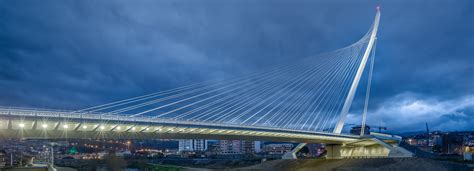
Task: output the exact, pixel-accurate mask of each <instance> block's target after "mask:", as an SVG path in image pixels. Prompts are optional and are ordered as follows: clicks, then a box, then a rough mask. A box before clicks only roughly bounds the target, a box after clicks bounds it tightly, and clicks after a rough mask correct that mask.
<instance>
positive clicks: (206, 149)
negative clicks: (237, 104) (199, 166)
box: [178, 139, 325, 157]
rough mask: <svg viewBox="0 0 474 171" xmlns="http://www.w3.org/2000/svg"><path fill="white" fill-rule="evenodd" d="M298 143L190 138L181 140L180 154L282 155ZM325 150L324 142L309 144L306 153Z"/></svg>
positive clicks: (312, 154) (311, 153) (316, 154)
mask: <svg viewBox="0 0 474 171" xmlns="http://www.w3.org/2000/svg"><path fill="white" fill-rule="evenodd" d="M295 145H296V144H294V143H281V142H265V141H247V140H204V139H188V140H179V147H178V153H179V154H184V155H188V154H201V155H202V156H206V157H209V156H212V155H219V156H222V155H227V156H231V155H260V156H269V155H270V156H272V155H273V156H281V155H283V154H285V153H287V152H289V151H291V150H292V149H293V148H294V147H295ZM324 152H325V150H324V145H323V144H308V145H307V151H306V154H307V155H308V157H317V156H320V155H321V154H323V153H324Z"/></svg>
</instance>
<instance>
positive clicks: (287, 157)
mask: <svg viewBox="0 0 474 171" xmlns="http://www.w3.org/2000/svg"><path fill="white" fill-rule="evenodd" d="M304 146H306V143H299V144H298V145H297V146H296V147H295V148H293V150H291V151H289V152H287V153H285V154H283V156H281V158H282V159H284V160H294V159H297V157H296V153H298V151H300V150H301V149H302V148H303V147H304Z"/></svg>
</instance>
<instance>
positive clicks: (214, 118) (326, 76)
mask: <svg viewBox="0 0 474 171" xmlns="http://www.w3.org/2000/svg"><path fill="white" fill-rule="evenodd" d="M371 30H372V29H371ZM370 32H371V31H369V32H368V34H366V35H365V36H363V37H362V38H361V39H360V40H359V41H358V42H356V43H354V44H352V45H350V46H347V47H344V48H342V49H338V50H335V51H332V52H328V53H324V54H320V55H316V56H311V57H307V58H303V59H301V60H298V61H294V62H290V63H286V64H282V65H279V66H274V67H271V68H268V69H266V70H263V71H261V72H258V73H254V74H250V75H247V76H243V77H239V78H234V79H229V80H221V81H208V82H203V83H197V84H192V85H188V86H183V87H178V88H175V89H171V90H167V91H161V92H156V93H151V94H147V95H143V96H138V97H133V98H129V99H124V100H120V101H116V102H112V103H107V104H103V105H99V106H94V107H90V108H86V109H82V110H78V111H76V112H90V113H95V112H101V113H103V114H104V115H127V116H130V117H137V116H145V117H152V118H166V119H174V120H181V121H198V122H209V123H221V124H233V125H247V126H265V127H274V128H285V129H295V130H308V131H319V132H331V131H332V129H333V128H334V126H335V124H336V122H337V120H338V118H339V113H340V112H341V109H342V106H343V104H344V99H345V98H346V97H347V94H348V92H349V89H350V86H351V84H352V82H353V80H354V77H355V74H356V72H357V69H358V67H359V65H361V59H362V55H363V50H364V49H365V48H366V47H367V44H368V40H369V37H370V34H369V33H370Z"/></svg>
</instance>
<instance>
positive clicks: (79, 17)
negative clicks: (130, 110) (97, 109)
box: [0, 0, 474, 132]
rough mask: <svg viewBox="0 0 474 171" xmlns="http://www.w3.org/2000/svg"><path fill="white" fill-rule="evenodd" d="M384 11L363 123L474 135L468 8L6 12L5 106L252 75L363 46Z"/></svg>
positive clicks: (173, 6)
mask: <svg viewBox="0 0 474 171" xmlns="http://www.w3.org/2000/svg"><path fill="white" fill-rule="evenodd" d="M377 4H381V6H382V19H381V25H380V30H379V34H378V35H379V36H378V45H377V53H376V56H377V58H376V66H375V69H374V79H373V85H372V87H373V89H372V90H373V91H372V96H371V104H370V109H369V110H370V112H369V116H368V123H369V124H371V125H382V126H387V127H388V128H389V130H392V131H396V132H402V131H417V130H423V129H424V123H425V122H428V124H430V127H431V129H433V130H474V76H473V75H474V1H472V0H456V1H454V0H453V1H452V0H429V1H428V0H426V1H422V0H393V1H390V0H384V1H373V0H371V1H369V0H358V1H357V2H356V1H354V0H199V1H196V0H139V1H129V0H106V1H76V0H41V1H38V0H0V105H3V106H22V107H41V108H57V109H80V108H85V107H88V106H94V105H98V104H102V103H106V102H110V101H114V100H119V99H124V98H128V97H133V96H138V95H142V94H146V93H150V92H155V91H159V90H165V89H169V88H173V87H177V86H182V85H187V84H191V83H195V82H200V81H206V80H214V79H216V78H232V77H236V76H239V75H242V74H245V73H251V72H255V71H258V70H259V69H260V68H262V67H268V66H272V65H276V64H279V62H281V61H288V60H297V59H298V58H302V57H306V56H309V55H314V54H318V53H321V52H325V51H330V50H334V49H338V48H340V47H344V46H346V45H349V44H351V43H353V42H355V41H357V40H358V39H359V38H360V37H361V36H362V35H364V34H365V33H366V32H367V30H368V29H369V27H370V25H371V23H372V22H373V17H374V14H375V10H374V8H375V6H376V5H377ZM354 105H355V106H360V105H361V103H360V100H357V101H356V102H355V103H354ZM354 108H355V110H353V114H351V115H350V116H349V122H352V123H358V122H360V118H359V115H360V114H355V113H358V111H360V110H358V109H357V108H358V107H354ZM359 109H360V107H359Z"/></svg>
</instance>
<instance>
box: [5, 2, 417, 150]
mask: <svg viewBox="0 0 474 171" xmlns="http://www.w3.org/2000/svg"><path fill="white" fill-rule="evenodd" d="M379 20H380V10H379V8H377V12H376V15H375V20H374V23H373V25H372V27H371V28H370V29H369V31H368V32H367V33H366V34H365V35H364V36H363V37H362V38H361V39H360V40H359V41H357V42H356V43H353V44H351V45H349V46H346V47H344V48H341V49H338V50H335V51H332V52H328V53H324V54H321V55H316V56H310V57H307V58H304V59H300V60H297V61H293V62H291V63H286V64H284V65H282V66H276V67H273V68H270V69H268V70H265V71H262V72H258V73H255V74H251V75H247V76H245V77H241V78H235V79H230V80H224V81H217V82H204V83H198V84H193V85H189V86H184V87H179V88H175V89H171V90H166V91H160V92H156V93H151V94H147V95H143V96H138V97H133V98H129V99H124V100H120V101H116V102H111V103H107V104H103V105H99V106H93V107H89V108H86V109H80V110H75V111H57V110H47V109H25V108H8V107H4V108H0V138H42V139H52V138H60V139H68V138H88V139H104V138H107V139H143V138H147V139H148V138H166V139H242V140H268V141H285V142H297V143H300V145H298V146H297V148H295V150H294V151H293V154H292V155H289V157H288V158H294V157H295V156H294V152H295V151H297V150H299V149H301V148H302V147H303V146H304V145H305V143H325V144H326V150H328V155H327V156H328V157H331V158H340V157H354V156H363V157H384V156H385V157H387V156H392V157H397V156H398V157H406V156H411V155H412V154H411V153H410V152H408V151H406V150H404V149H402V148H400V147H398V143H399V142H400V141H401V138H400V137H398V136H393V135H386V134H376V133H371V134H369V135H367V134H365V133H364V128H365V118H366V114H367V106H368V102H369V98H368V97H369V94H370V81H371V78H372V70H373V65H374V57H375V44H376V40H377V30H378V26H379ZM369 59H370V60H369ZM367 63H369V64H370V65H369V66H370V67H369V70H368V76H367V78H368V83H367V85H368V86H367V91H366V99H365V105H364V112H363V113H362V124H361V125H362V131H361V134H360V135H346V134H343V133H342V129H343V127H344V123H345V119H346V117H347V115H348V113H349V109H350V107H351V104H352V101H353V99H354V96H355V93H356V90H357V87H358V85H359V82H360V80H361V78H362V74H363V73H364V71H365V70H366V69H365V66H366V65H367Z"/></svg>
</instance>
